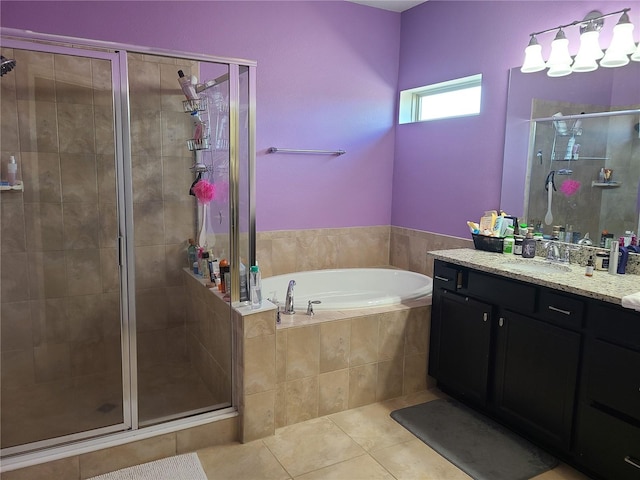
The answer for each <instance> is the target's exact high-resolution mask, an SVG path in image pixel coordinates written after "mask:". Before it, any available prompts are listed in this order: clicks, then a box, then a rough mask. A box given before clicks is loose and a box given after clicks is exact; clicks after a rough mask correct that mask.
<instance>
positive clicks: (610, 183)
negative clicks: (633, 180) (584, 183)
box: [591, 180, 622, 188]
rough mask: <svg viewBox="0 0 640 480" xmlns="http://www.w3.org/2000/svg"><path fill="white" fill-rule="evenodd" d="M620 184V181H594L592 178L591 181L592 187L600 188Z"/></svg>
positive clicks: (613, 186)
mask: <svg viewBox="0 0 640 480" xmlns="http://www.w3.org/2000/svg"><path fill="white" fill-rule="evenodd" d="M620 185H622V182H596V181H595V180H593V181H592V182H591V186H592V187H600V188H615V187H619V186H620Z"/></svg>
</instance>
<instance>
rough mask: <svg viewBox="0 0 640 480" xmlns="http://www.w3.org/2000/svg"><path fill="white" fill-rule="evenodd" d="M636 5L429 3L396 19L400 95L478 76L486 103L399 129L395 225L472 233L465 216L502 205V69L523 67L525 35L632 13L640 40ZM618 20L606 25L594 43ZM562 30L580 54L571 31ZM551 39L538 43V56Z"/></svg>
mask: <svg viewBox="0 0 640 480" xmlns="http://www.w3.org/2000/svg"><path fill="white" fill-rule="evenodd" d="M639 3H640V2H637V1H626V2H619V1H602V0H600V1H561V2H560V1H554V2H551V1H544V2H543V1H510V2H506V1H493V2H490V1H438V0H430V1H428V2H427V3H424V4H422V5H420V6H418V7H415V8H413V9H411V10H409V11H407V12H405V13H403V14H402V27H401V43H400V45H401V47H400V70H399V76H398V83H399V84H398V87H399V89H401V90H403V89H407V88H413V87H418V86H421V85H426V84H430V83H437V82H442V81H445V80H450V79H453V78H457V77H463V76H467V75H473V74H477V73H482V75H483V80H482V81H483V99H482V113H481V115H480V116H477V117H466V118H458V119H449V120H443V121H436V122H423V123H420V124H405V125H399V126H397V127H396V153H395V162H394V172H393V203H392V205H393V209H392V217H391V219H392V224H393V225H397V226H402V227H407V228H416V229H419V230H427V231H432V232H437V233H442V234H449V235H454V236H460V237H469V230H468V227H467V226H466V220H473V221H478V219H479V218H480V216H481V215H482V213H483V212H484V210H489V209H497V208H498V207H499V205H500V188H501V179H502V159H503V146H504V138H505V133H504V132H505V121H506V105H507V90H508V79H509V69H510V68H512V67H515V66H519V65H521V64H522V60H523V59H524V48H525V47H526V46H527V44H528V42H529V34H530V33H532V32H536V31H540V30H545V29H547V28H552V27H555V26H557V25H560V24H566V23H570V22H572V21H573V20H578V19H582V18H584V16H585V15H586V14H587V13H588V12H590V11H591V10H600V11H602V12H603V13H609V12H613V11H616V10H621V9H623V8H627V7H631V8H633V10H632V11H631V12H629V13H630V17H631V21H632V22H633V23H634V24H635V26H636V28H635V31H634V34H635V38H636V40H637V37H638V30H639V29H640V8H638V7H640V5H639ZM634 7H635V8H634ZM618 18H619V16H615V17H611V18H610V19H607V20H606V23H605V27H604V28H603V30H602V32H601V46H603V47H606V45H608V43H609V40H610V35H611V29H612V27H613V25H615V23H616V22H617V20H618ZM565 33H566V35H567V38H568V39H569V42H570V43H569V48H570V51H571V53H572V54H575V53H577V49H578V45H579V30H578V28H577V27H571V28H568V29H566V30H565ZM553 37H554V33H553V32H551V33H548V34H543V35H540V36H539V37H538V41H539V42H540V44H541V45H543V55H545V57H546V56H548V54H549V50H550V44H551V41H552V40H553ZM574 75H575V74H574ZM560 80H562V79H560ZM522 161H523V162H526V156H523V157H522Z"/></svg>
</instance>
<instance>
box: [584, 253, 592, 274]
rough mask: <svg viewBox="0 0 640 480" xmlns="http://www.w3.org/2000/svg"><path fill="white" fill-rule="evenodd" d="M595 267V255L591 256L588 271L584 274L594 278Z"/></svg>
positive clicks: (588, 261)
mask: <svg viewBox="0 0 640 480" xmlns="http://www.w3.org/2000/svg"><path fill="white" fill-rule="evenodd" d="M593 267H594V264H593V255H589V260H587V268H586V270H585V271H584V274H585V275H586V276H587V277H593Z"/></svg>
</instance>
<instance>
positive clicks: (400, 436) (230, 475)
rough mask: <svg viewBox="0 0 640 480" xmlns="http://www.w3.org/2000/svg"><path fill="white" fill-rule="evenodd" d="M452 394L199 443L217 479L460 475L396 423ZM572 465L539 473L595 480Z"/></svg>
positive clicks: (434, 478)
mask: <svg viewBox="0 0 640 480" xmlns="http://www.w3.org/2000/svg"><path fill="white" fill-rule="evenodd" d="M444 396H445V395H444V394H442V393H441V392H439V391H438V390H429V391H425V392H420V393H417V394H413V395H409V396H406V397H401V398H397V399H393V400H388V401H385V402H380V403H374V404H371V405H367V406H364V407H360V408H355V409H351V410H347V411H344V412H340V413H336V414H332V415H327V416H325V417H320V418H315V419H312V420H308V421H306V422H302V423H298V424H295V425H289V426H287V427H283V428H280V429H277V430H276V434H275V435H274V436H272V437H268V438H265V439H262V440H256V441H253V442H250V443H246V444H240V443H235V444H229V445H223V446H216V447H211V448H206V449H202V450H199V451H198V452H197V453H198V456H199V458H200V462H201V463H202V466H203V468H204V470H205V472H206V473H207V476H208V477H209V479H212V480H213V479H221V478H224V479H225V480H234V479H237V480H252V479H256V480H258V479H260V480H262V479H273V480H276V479H277V480H287V479H295V480H318V479H332V480H357V479H366V480H378V479H379V480H393V479H398V480H417V479H425V480H458V479H469V478H471V477H469V476H468V475H467V474H465V473H464V472H462V471H461V470H460V469H458V468H457V467H456V466H455V465H453V464H451V463H449V462H448V461H447V460H445V459H444V458H443V457H441V456H440V455H439V454H437V453H436V452H435V451H434V450H432V449H431V448H429V447H428V446H427V445H425V444H424V443H423V442H422V441H420V440H418V439H417V438H416V437H414V436H413V435H412V434H411V433H409V431H408V430H406V429H404V428H403V427H401V426H400V425H399V424H398V423H396V422H395V421H394V420H393V419H391V417H390V416H389V413H390V412H392V411H393V410H396V409H398V408H402V407H406V406H410V405H415V404H418V403H423V402H426V401H429V400H433V399H435V398H442V397H444ZM588 478H589V477H587V476H585V475H583V474H581V473H580V472H578V471H576V470H574V469H573V468H571V467H569V466H568V465H565V464H560V465H559V466H557V467H556V468H554V469H553V470H550V471H548V472H545V473H543V474H541V475H538V476H537V477H535V480H587V479H588Z"/></svg>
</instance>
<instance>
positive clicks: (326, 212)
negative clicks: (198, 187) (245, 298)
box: [0, 0, 401, 231]
mask: <svg viewBox="0 0 640 480" xmlns="http://www.w3.org/2000/svg"><path fill="white" fill-rule="evenodd" d="M0 5H1V12H0V13H1V15H0V19H1V23H2V26H4V27H11V28H20V29H29V30H33V31H37V32H44V33H53V34H59V35H67V36H75V37H83V38H91V39H97V40H106V41H114V42H120V43H128V44H135V45H141V46H150V47H158V48H166V49H172V50H179V51H189V52H196V53H206V54H211V55H218V56H225V57H235V58H247V59H251V60H256V61H257V62H258V70H257V99H258V106H257V129H256V130H257V134H256V135H257V141H256V143H257V162H256V163H257V229H258V230H259V231H266V230H282V229H303V228H330V227H348V226H372V225H389V224H390V223H391V188H392V181H391V176H392V169H393V148H394V120H395V102H396V92H397V74H398V61H399V42H400V18H401V17H400V14H398V13H394V12H388V11H384V10H380V9H375V8H370V7H364V6H361V5H356V4H351V3H347V2H343V1H335V2H333V1H329V2H327V1H318V2H307V1H303V2H275V1H266V2H265V1H262V2H260V1H255V2H245V1H242V2H219V1H209V2H185V1H181V2H178V1H175V2H165V1H163V2H112V1H96V2H93V1H92V2H26V1H20V2H12V1H5V0H3V1H2V2H1V4H0ZM17 68H19V66H18V67H17ZM176 85H177V82H176ZM271 146H275V147H282V148H302V149H328V150H336V149H344V150H346V151H347V154H346V155H342V156H340V157H331V156H314V155H285V154H266V153H265V151H266V149H267V148H269V147H271Z"/></svg>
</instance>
